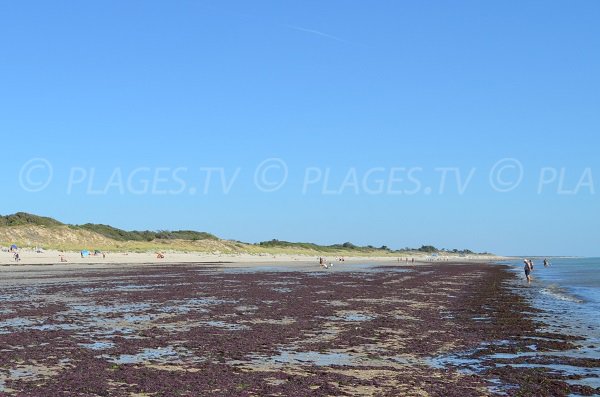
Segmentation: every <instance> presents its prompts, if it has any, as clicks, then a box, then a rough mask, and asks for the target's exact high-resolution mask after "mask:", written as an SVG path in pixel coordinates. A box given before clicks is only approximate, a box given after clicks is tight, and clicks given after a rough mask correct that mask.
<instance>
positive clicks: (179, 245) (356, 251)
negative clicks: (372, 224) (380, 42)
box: [0, 212, 473, 257]
mask: <svg viewBox="0 0 600 397" xmlns="http://www.w3.org/2000/svg"><path fill="white" fill-rule="evenodd" d="M13 243H18V245H19V246H32V247H33V246H36V247H43V248H47V249H58V250H75V251H76V250H80V249H99V250H104V251H135V252H146V251H152V250H173V251H189V252H213V253H214V252H220V253H231V254H233V253H248V254H297V255H323V256H333V255H336V256H391V257H396V256H410V255H423V254H425V255H432V254H460V255H470V254H473V252H472V251H470V250H460V251H459V250H446V249H438V248H435V247H434V246H431V245H423V246H422V247H421V248H417V249H413V248H405V249H402V250H392V249H390V248H388V247H387V246H385V245H383V246H381V247H374V246H371V245H368V246H357V245H355V244H352V243H350V242H346V243H343V244H333V245H318V244H314V243H294V242H289V241H281V240H270V241H263V242H260V243H256V244H249V243H244V242H240V241H229V240H221V239H219V238H218V237H216V236H214V235H212V234H210V233H206V232H196V231H192V230H178V231H166V230H162V231H149V230H146V231H126V230H122V229H118V228H115V227H113V226H109V225H102V224H92V223H87V224H84V225H66V224H63V223H62V222H59V221H57V220H55V219H52V218H48V217H42V216H37V215H32V214H27V213H24V212H19V213H17V214H14V215H7V216H0V244H2V245H5V246H6V245H9V244H13Z"/></svg>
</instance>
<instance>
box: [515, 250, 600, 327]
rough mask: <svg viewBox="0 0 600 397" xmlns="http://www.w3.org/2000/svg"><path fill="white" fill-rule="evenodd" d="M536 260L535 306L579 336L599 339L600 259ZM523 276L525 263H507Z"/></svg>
mask: <svg viewBox="0 0 600 397" xmlns="http://www.w3.org/2000/svg"><path fill="white" fill-rule="evenodd" d="M548 260H549V262H550V266H548V267H544V265H543V259H533V262H534V269H533V273H532V277H533V279H532V282H531V285H530V288H529V291H528V292H529V294H528V295H529V297H530V298H531V299H532V302H533V304H534V305H535V306H536V307H538V308H540V309H543V310H545V311H547V312H548V313H550V314H554V315H555V317H554V320H555V321H556V322H558V323H560V327H561V328H564V327H565V326H567V327H569V329H570V330H572V331H573V332H575V333H576V334H577V335H581V336H586V337H596V338H598V337H600V258H572V259H571V258H560V259H552V258H549V259H548ZM506 263H507V264H509V265H511V266H512V267H513V269H514V271H515V272H517V273H518V274H519V275H520V276H521V280H522V282H523V284H526V282H525V274H524V271H523V261H522V260H520V261H512V262H506Z"/></svg>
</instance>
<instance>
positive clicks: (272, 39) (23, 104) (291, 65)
mask: <svg viewBox="0 0 600 397" xmlns="http://www.w3.org/2000/svg"><path fill="white" fill-rule="evenodd" d="M598 21H600V2H598V1H576V2H566V1H495V2H491V1H457V2H447V1H430V2H421V1H381V2H369V1H348V0H339V1H323V0H319V1H236V2H234V1H224V0H221V1H168V2H167V1H160V2H159V1H86V2H75V1H71V2H67V1H51V2H49V1H25V2H16V1H12V2H9V1H5V2H1V3H0V133H1V135H0V136H1V137H2V138H3V142H2V143H3V150H2V155H1V157H0V165H1V169H2V171H3V172H2V174H1V175H0V183H1V184H2V186H3V194H2V195H1V197H0V213H2V214H8V213H13V212H16V211H28V212H33V213H36V214H41V215H47V216H52V217H55V218H58V219H59V220H62V221H64V222H69V223H85V222H94V223H108V224H112V225H114V226H118V227H121V228H125V229H195V230H203V231H209V232H212V233H215V234H217V235H219V236H221V237H224V238H232V239H238V240H243V241H249V242H256V241H262V240H267V239H272V238H278V239H281V240H291V241H314V242H318V243H326V244H330V243H337V242H345V241H351V242H353V243H355V244H372V245H377V246H379V245H383V244H385V245H387V246H390V247H392V248H402V247H406V246H411V247H412V246H420V245H421V244H433V245H435V246H438V247H445V248H471V249H474V250H478V251H492V252H497V253H503V254H539V255H554V254H556V255H596V256H600V245H599V244H598V242H599V237H600V232H599V229H598V227H599V225H600V208H599V207H600V205H599V204H600V200H599V195H600V160H599V156H598V152H599V147H600V145H599V143H600V137H599V134H600V73H599V72H598V71H599V70H600V24H599V23H598ZM209 167H212V168H214V170H212V171H208V170H207V168H209ZM442 169H448V170H450V171H442ZM444 172H445V173H446V174H445V175H446V178H445V181H446V183H445V184H443V185H442V182H441V179H442V175H444ZM208 175H211V179H210V180H208V179H207V177H208ZM456 175H458V176H459V178H458V180H457V179H456V178H455V176H456ZM221 176H224V177H225V178H224V179H223V181H224V182H226V183H225V186H223V185H222V183H221V182H222V181H221V179H222V178H221ZM286 176H287V178H284V177H286ZM521 177H522V178H521ZM457 181H458V182H460V184H457V183H456V182H457ZM467 182H468V183H467ZM265 190H270V191H265Z"/></svg>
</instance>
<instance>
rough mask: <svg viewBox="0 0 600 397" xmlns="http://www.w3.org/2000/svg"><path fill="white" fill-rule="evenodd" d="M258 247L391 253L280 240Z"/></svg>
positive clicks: (339, 245)
mask: <svg viewBox="0 0 600 397" xmlns="http://www.w3.org/2000/svg"><path fill="white" fill-rule="evenodd" d="M257 245H258V246H260V247H265V248H292V249H303V250H311V251H318V252H340V251H349V252H356V253H359V252H362V253H371V252H373V251H381V252H391V250H389V249H388V248H387V247H385V246H383V247H381V248H375V247H373V246H366V247H360V246H357V245H354V244H352V243H343V244H333V245H318V244H314V243H292V242H289V241H280V240H271V241H263V242H260V243H258V244H257Z"/></svg>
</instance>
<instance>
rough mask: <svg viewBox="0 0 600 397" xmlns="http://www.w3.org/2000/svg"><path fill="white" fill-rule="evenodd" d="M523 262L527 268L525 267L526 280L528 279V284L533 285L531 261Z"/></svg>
mask: <svg viewBox="0 0 600 397" xmlns="http://www.w3.org/2000/svg"><path fill="white" fill-rule="evenodd" d="M523 262H524V263H525V266H524V267H523V270H525V278H526V279H527V283H531V270H532V267H531V261H530V260H529V259H525V260H524V261H523Z"/></svg>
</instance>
